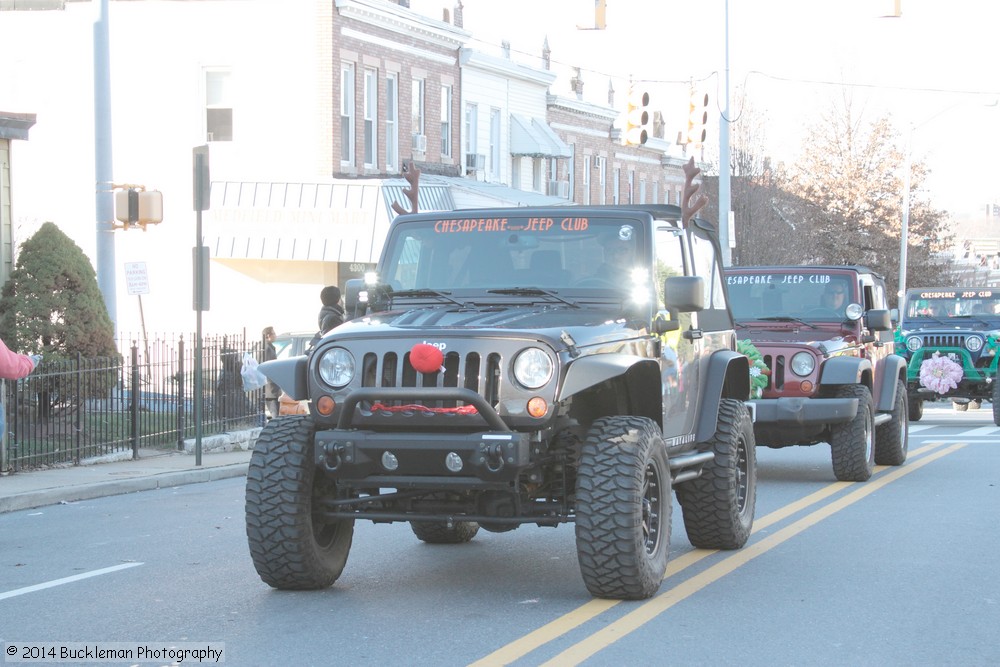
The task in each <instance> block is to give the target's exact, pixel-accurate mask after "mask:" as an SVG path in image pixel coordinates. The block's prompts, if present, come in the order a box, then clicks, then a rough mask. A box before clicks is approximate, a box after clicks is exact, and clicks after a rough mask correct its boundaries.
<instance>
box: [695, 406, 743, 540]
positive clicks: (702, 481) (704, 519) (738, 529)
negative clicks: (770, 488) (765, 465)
mask: <svg viewBox="0 0 1000 667" xmlns="http://www.w3.org/2000/svg"><path fill="white" fill-rule="evenodd" d="M708 451H711V452H712V453H713V454H715V458H714V459H713V461H712V462H711V463H709V464H706V466H705V468H704V469H703V470H702V473H701V477H698V478H696V479H693V480H691V481H689V482H684V483H682V484H678V485H677V500H678V501H679V502H680V505H681V510H682V511H683V513H684V528H685V530H686V531H687V536H688V540H690V542H691V544H692V545H694V546H696V547H698V548H699V549H739V548H740V547H742V546H743V545H744V544H746V541H747V539H748V538H749V537H750V529H751V528H752V527H753V516H754V508H755V505H756V502H757V447H756V442H755V441H754V435H753V424H752V423H751V421H750V415H749V413H748V412H747V409H746V407H744V405H743V404H742V403H741V402H740V401H737V400H733V399H730V398H725V399H722V401H721V403H720V404H719V426H718V428H717V429H716V431H715V435H714V436H713V437H712V440H711V441H710V442H709V450H708Z"/></svg>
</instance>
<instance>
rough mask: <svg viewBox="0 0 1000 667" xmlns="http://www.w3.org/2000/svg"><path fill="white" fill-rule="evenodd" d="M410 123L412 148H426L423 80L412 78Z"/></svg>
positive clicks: (416, 149)
mask: <svg viewBox="0 0 1000 667" xmlns="http://www.w3.org/2000/svg"><path fill="white" fill-rule="evenodd" d="M410 114H411V119H410V124H411V127H412V128H413V150H415V151H418V152H421V153H422V152H424V151H426V150H427V136H426V135H425V134H424V80H423V79H414V80H413V81H412V82H411V84H410Z"/></svg>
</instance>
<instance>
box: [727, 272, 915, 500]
mask: <svg viewBox="0 0 1000 667" xmlns="http://www.w3.org/2000/svg"><path fill="white" fill-rule="evenodd" d="M726 282H727V284H728V288H729V294H730V299H731V300H732V304H733V317H734V318H735V319H736V328H737V332H738V335H739V337H740V340H741V344H740V345H741V347H742V346H743V345H745V344H746V342H749V343H750V344H752V345H753V347H754V348H755V349H754V350H753V351H752V352H751V354H754V353H755V352H759V354H760V356H761V357H762V359H763V363H764V366H765V367H766V372H763V373H762V374H761V375H760V377H761V381H760V389H761V391H759V392H756V395H755V396H754V400H753V401H752V402H751V404H752V405H753V406H754V408H755V410H756V417H755V420H754V433H755V434H756V436H757V444H758V445H763V446H767V447H774V448H778V447H787V446H790V445H814V444H817V443H820V442H828V443H830V450H831V455H832V460H833V472H834V475H835V476H836V477H837V479H839V480H842V481H855V482H863V481H865V480H867V479H868V478H870V477H871V475H872V471H873V470H874V467H875V464H876V463H878V464H884V465H902V464H903V462H904V461H906V454H907V449H908V446H909V445H908V440H909V426H908V421H907V413H906V410H907V394H906V361H905V360H904V359H903V358H902V357H901V356H899V355H898V354H895V353H894V350H893V334H892V322H891V318H890V311H889V310H888V302H887V294H886V289H885V280H884V279H883V278H882V276H880V275H878V274H877V273H874V272H873V271H871V270H870V269H867V268H865V267H862V266H754V267H738V268H737V267H732V268H729V269H727V270H726Z"/></svg>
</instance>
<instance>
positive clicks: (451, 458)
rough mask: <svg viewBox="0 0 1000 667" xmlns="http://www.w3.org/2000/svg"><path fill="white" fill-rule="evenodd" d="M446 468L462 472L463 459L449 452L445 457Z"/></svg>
mask: <svg viewBox="0 0 1000 667" xmlns="http://www.w3.org/2000/svg"><path fill="white" fill-rule="evenodd" d="M444 465H445V467H446V468H447V469H448V470H450V471H452V472H461V471H462V465H463V464H462V457H461V456H459V455H458V454H456V453H455V452H448V456H446V457H444Z"/></svg>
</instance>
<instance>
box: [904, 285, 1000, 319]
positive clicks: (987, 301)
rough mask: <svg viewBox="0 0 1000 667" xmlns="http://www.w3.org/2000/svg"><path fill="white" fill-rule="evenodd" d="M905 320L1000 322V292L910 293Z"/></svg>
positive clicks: (976, 289) (930, 291)
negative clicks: (968, 318)
mask: <svg viewBox="0 0 1000 667" xmlns="http://www.w3.org/2000/svg"><path fill="white" fill-rule="evenodd" d="M903 317H904V319H907V320H941V319H947V318H952V317H979V318H982V317H985V318H987V319H990V320H994V319H998V318H1000V290H993V289H988V288H968V289H956V290H908V291H907V292H906V309H905V314H904V316H903Z"/></svg>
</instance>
